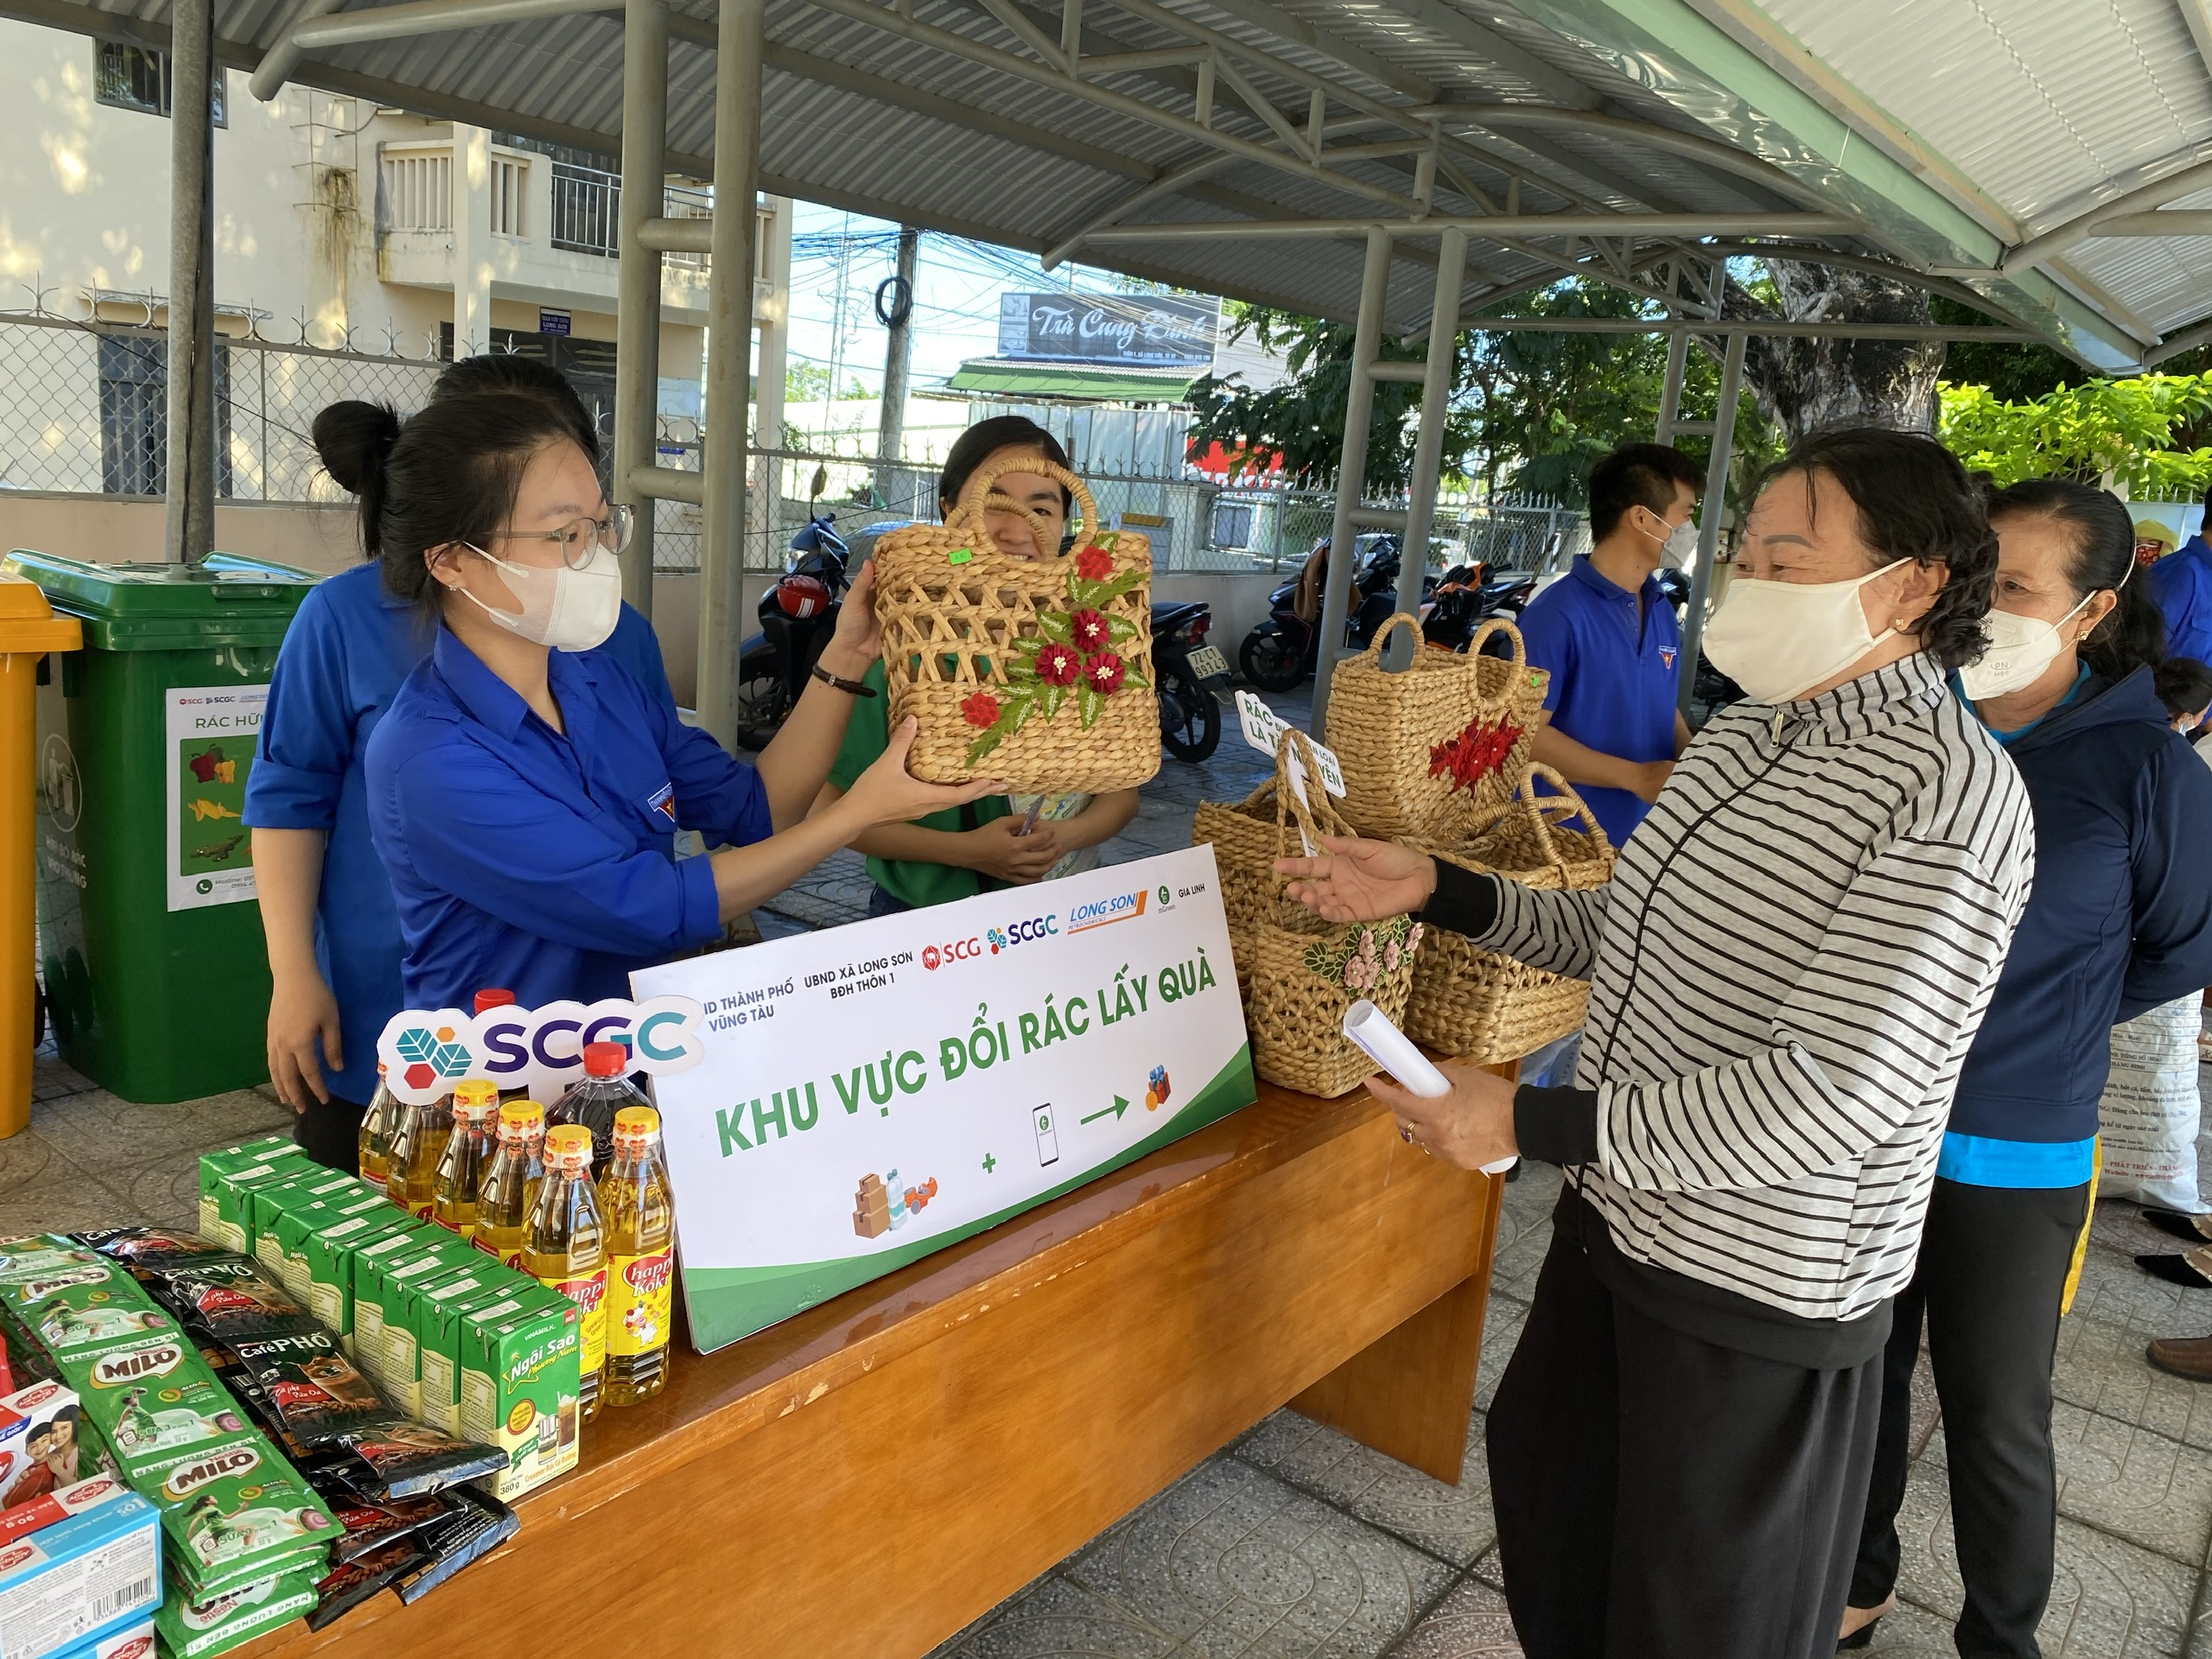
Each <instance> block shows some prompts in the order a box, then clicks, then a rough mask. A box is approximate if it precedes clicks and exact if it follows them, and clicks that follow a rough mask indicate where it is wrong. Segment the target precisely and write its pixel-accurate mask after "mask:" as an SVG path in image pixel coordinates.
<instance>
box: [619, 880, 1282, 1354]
mask: <svg viewBox="0 0 2212 1659" xmlns="http://www.w3.org/2000/svg"><path fill="white" fill-rule="evenodd" d="M630 981H631V987H632V991H633V992H634V994H635V995H637V996H638V997H639V999H641V1001H642V1000H643V999H647V998H653V999H659V998H667V999H671V1001H672V1000H674V999H677V998H690V999H694V1000H696V1001H697V1002H698V1003H699V1004H700V1005H701V1007H702V1008H703V1010H704V1013H703V1015H702V1020H701V1022H700V1024H699V1026H698V1027H697V1028H696V1038H697V1040H698V1042H699V1043H700V1045H701V1046H702V1058H700V1059H699V1061H698V1062H697V1063H696V1065H691V1066H690V1068H689V1069H687V1070H684V1071H675V1072H671V1073H669V1074H666V1075H663V1076H660V1077H656V1078H655V1079H654V1093H655V1096H656V1097H657V1098H658V1102H659V1104H660V1109H661V1118H662V1124H663V1129H664V1136H665V1144H666V1147H667V1153H668V1162H669V1173H670V1178H671V1180H672V1181H673V1182H674V1184H675V1188H676V1207H677V1245H678V1249H677V1255H678V1258H679V1260H680V1262H681V1264H682V1269H683V1295H684V1304H685V1306H686V1308H687V1310H688V1311H689V1313H690V1323H691V1333H692V1338H693V1340H694V1341H695V1342H696V1344H697V1345H698V1348H699V1350H700V1351H701V1352H702V1353H705V1352H710V1351H713V1350H715V1349H716V1348H720V1347H721V1346H723V1345H724V1344H728V1343H732V1342H734V1341H736V1340H737V1339H738V1338H741V1337H746V1336H749V1335H751V1334H752V1333H753V1332H755V1331H758V1330H760V1329H761V1328H762V1327H763V1326H766V1325H773V1324H774V1323H775V1322H776V1321H777V1320H779V1319H788V1318H789V1317H790V1316H791V1315H792V1314H794V1313H798V1312H800V1311H801V1310H802V1309H804V1308H808V1307H811V1306H815V1305H816V1304H817V1303H818V1302H822V1301H824V1300H828V1299H829V1297H832V1296H835V1295H836V1294H839V1293H840V1292H842V1291H846V1290H849V1289H851V1288H852V1287H854V1286H855V1285H859V1284H862V1283H865V1282H866V1281H868V1280H870V1279H874V1278H877V1277H879V1276H880V1275H881V1274H887V1273H889V1272H891V1271H892V1270H893V1269H894V1268H902V1267H905V1266H906V1264H907V1263H908V1262H913V1261H916V1260H918V1258H920V1257H922V1256H925V1255H928V1254H930V1253H931V1251H933V1250H939V1249H944V1247H945V1246H946V1245H948V1244H951V1243H957V1241H959V1240H961V1239H963V1238H966V1237H969V1236H970V1235H972V1234H975V1233H978V1232H981V1231H982V1230H983V1229H985V1228H987V1227H991V1226H995V1225H996V1224H998V1223H1000V1222H1001V1221H1004V1220H1006V1219H1007V1218H1008V1217H1012V1216H1015V1215H1019V1214H1020V1212H1021V1211H1024V1210H1027V1209H1030V1208H1032V1207H1033V1206H1034V1205H1039V1204H1042V1203H1044V1202H1045V1201H1046V1200H1047V1199H1049V1198H1057V1197H1058V1196H1059V1195H1060V1194H1061V1193H1064V1192H1068V1191H1070V1190H1071V1189H1072V1188H1075V1187H1077V1186H1080V1185H1083V1184H1084V1182H1085V1181H1089V1180H1092V1179H1096V1177H1098V1176H1100V1175H1103V1174H1104V1173H1107V1172H1108V1171H1109V1170H1112V1169H1116V1168H1119V1167H1120V1166H1122V1165H1123V1164H1127V1163H1129V1162H1131V1161H1133V1160H1135V1159H1137V1158H1140V1157H1142V1156H1143V1155H1144V1154H1147V1153H1148V1152H1151V1151H1153V1150H1154V1149H1155V1148H1156V1147H1163V1146H1166V1144H1167V1143H1168V1142H1170V1141H1174V1140H1177V1139H1179V1138H1180V1137H1181V1136H1183V1135H1188V1134H1190V1133H1191V1131H1192V1130H1193V1129H1196V1128H1201V1127H1203V1126H1204V1125H1205V1124H1208V1123H1211V1122H1213V1121H1214V1120H1216V1119H1217V1118H1219V1117H1223V1116H1226V1115H1227V1114H1229V1113H1230V1112H1232V1111H1235V1110H1236V1109H1237V1108H1238V1107H1240V1106H1245V1105H1249V1103H1251V1102H1252V1100H1253V1099H1254V1098H1255V1086H1254V1084H1253V1078H1252V1058H1251V1049H1250V1046H1249V1043H1248V1041H1247V1039H1246V1036H1245V1031H1244V1013H1243V1005H1242V1003H1241V1002H1240V1001H1238V998H1237V995H1236V964H1235V963H1233V962H1232V961H1231V960H1230V950H1229V927H1228V923H1227V921H1226V920H1225V918H1224V916H1223V913H1222V908H1221V895H1220V881H1219V877H1218V875H1217V873H1216V871H1215V868H1214V859H1213V849H1212V848H1211V847H1193V848H1191V849H1187V850H1185V851H1182V852H1176V853H1169V854H1166V855H1163V856H1161V857H1159V858H1149V859H1145V860H1143V861H1141V862H1138V863H1134V864H1117V865H1115V866H1112V867H1111V868H1106V869H1099V870H1092V871H1089V872H1086V873H1085V874H1081V875H1074V876H1070V877H1067V878H1066V879H1065V880H1058V881H1046V882H1040V883H1039V884H1037V885H1035V886H1033V887H1014V888H1009V889H1007V890H1006V891H1003V892H999V893H983V894H981V895H979V896H978V897H976V898H974V899H963V900H961V901H960V902H959V903H957V904H950V905H940V906H936V907H935V908H933V909H930V910H919V911H912V912H907V913H906V914H903V915H898V916H887V917H884V918H881V919H880V920H875V921H868V922H855V923H854V924H853V925H850V926H848V927H840V928H833V929H831V930H829V931H826V932H820V933H805V934H800V935H798V936H796V937H794V938H787V939H779V940H776V941H774V942H772V943H770V944H759V945H754V946H753V947H751V948H750V949H748V950H728V951H723V952H721V953H720V954H718V955H715V956H710V957H697V958H694V959H692V960H690V961H686V962H677V963H668V964H666V965H665V966H663V967H658V968H651V969H645V971H643V972H640V973H635V974H632V976H630Z"/></svg>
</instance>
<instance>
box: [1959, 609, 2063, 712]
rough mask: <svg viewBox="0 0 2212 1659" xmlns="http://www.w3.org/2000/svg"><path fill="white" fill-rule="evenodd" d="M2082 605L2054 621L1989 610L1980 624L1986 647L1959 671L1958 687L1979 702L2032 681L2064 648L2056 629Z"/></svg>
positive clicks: (2029, 683) (1999, 695) (2015, 689)
mask: <svg viewBox="0 0 2212 1659" xmlns="http://www.w3.org/2000/svg"><path fill="white" fill-rule="evenodd" d="M2095 597H2096V595H2095V594H2088V595H2086V596H2085V597H2084V598H2083V599H2082V605H2087V604H2088V602H2089V601H2090V600H2092V599H2094V598H2095ZM2082 605H2076V606H2075V607H2074V608H2073V609H2072V610H2070V611H2069V612H2067V613H2066V614H2065V615H2063V616H2062V617H2060V618H2059V619H2058V620H2057V621H2056V622H2046V621H2044V620H2043V619H2042V618H2041V617H2039V616H2021V615H2019V614H2018V613H2015V612H2012V611H1994V610H1993V611H1992V612H1990V613H1989V618H1988V620H1987V621H1986V623H1985V624H1984V626H1985V627H1986V629H1987V631H1988V633H1989V649H1988V650H1987V651H1985V652H1982V653H1981V660H1980V662H1978V663H1971V664H1967V666H1966V667H1964V668H1962V669H1961V670H1960V671H1959V684H1960V686H1961V689H1963V690H1965V692H1966V694H1967V696H1969V697H1971V698H1972V699H1973V700H1974V702H1980V701H1981V700H1982V699H1983V698H1984V697H2001V696H2004V695H2005V693H2006V692H2007V691H2017V690H2019V689H2020V688H2021V687H2022V686H2024V685H2032V684H2034V683H2035V681H2036V679H2037V677H2038V676H2039V675H2041V674H2042V672H2043V671H2044V670H2045V669H2047V668H2049V667H2050V664H2051V662H2052V659H2054V658H2056V656H2057V655H2058V653H2059V652H2061V651H2062V650H2063V649H2064V648H2065V645H2066V641H2065V640H2064V639H2062V638H2060V636H2059V632H2058V630H2059V629H2060V627H2061V626H2063V625H2064V624H2066V623H2068V622H2070V621H2072V620H2074V618H2075V616H2076V615H2078V614H2079V613H2080V612H2081V609H2082Z"/></svg>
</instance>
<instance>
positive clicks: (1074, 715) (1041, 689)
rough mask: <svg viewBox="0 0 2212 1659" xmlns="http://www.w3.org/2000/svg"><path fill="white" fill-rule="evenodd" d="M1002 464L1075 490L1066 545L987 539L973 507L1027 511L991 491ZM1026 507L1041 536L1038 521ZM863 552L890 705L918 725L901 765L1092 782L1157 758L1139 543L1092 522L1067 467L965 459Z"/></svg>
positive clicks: (1146, 583) (1097, 786)
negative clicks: (1020, 553) (946, 503)
mask: <svg viewBox="0 0 2212 1659" xmlns="http://www.w3.org/2000/svg"><path fill="white" fill-rule="evenodd" d="M1007 473H1033V474H1038V475H1039V476H1041V477H1046V478H1051V479H1053V480H1057V481H1058V483H1059V484H1061V485H1062V486H1064V487H1065V488H1066V489H1067V490H1068V491H1069V492H1070V493H1071V494H1072V495H1073V496H1074V498H1075V500H1076V505H1077V514H1078V516H1077V520H1076V524H1077V535H1076V536H1075V537H1074V543H1073V547H1072V550H1071V552H1069V553H1068V554H1066V555H1065V556H1061V555H1059V554H1058V550H1057V549H1053V550H1049V551H1050V555H1051V556H1046V557H1041V558H1036V559H1024V558H1018V557H1016V556H1014V555H1012V554H1009V553H1007V552H1004V551H1002V550H1001V549H1000V548H999V547H998V545H997V544H996V543H995V542H994V541H993V540H992V538H991V536H990V533H989V531H988V528H987V525H986V523H985V519H986V515H988V514H989V513H994V512H1016V513H1019V512H1025V511H1026V510H1025V509H1024V508H1022V507H1021V506H1020V504H1018V503H1017V502H1015V501H1014V499H1012V498H1011V497H1008V496H1006V495H1001V494H997V493H994V492H993V491H992V488H991V486H992V485H993V484H994V483H995V481H996V480H998V479H999V477H1000V476H1001V475H1002V474H1007ZM1028 517H1029V518H1030V519H1031V522H1032V523H1033V524H1035V525H1037V526H1038V539H1039V543H1040V545H1041V544H1042V543H1043V541H1044V539H1045V537H1046V528H1045V526H1044V525H1043V524H1042V521H1040V520H1039V519H1038V518H1036V516H1035V515H1034V514H1029V515H1028ZM875 614H876V620H877V621H878V622H879V623H880V624H881V625H882V628H883V674H884V679H885V682H886V683H887V686H888V688H889V690H890V696H891V709H890V713H891V719H892V721H893V723H894V724H895V723H896V722H898V721H901V720H904V719H905V718H906V716H907V715H910V714H911V715H913V716H914V717H915V719H916V721H918V726H919V729H918V732H917V734H916V735H915V739H914V748H913V753H912V756H911V758H910V759H909V760H908V761H907V765H908V767H909V768H910V769H911V770H912V772H913V774H914V776H915V777H917V778H924V779H929V780H930V781H931V782H933V783H958V782H963V781H965V780H966V779H970V778H978V777H988V778H994V779H999V780H1001V782H1003V783H1004V784H1005V785H1007V788H1008V789H1010V790H1015V791H1027V790H1046V791H1084V792H1085V793H1089V794H1093V795H1099V794H1104V793H1105V792H1106V791H1109V790H1116V789H1131V788H1134V787H1135V786H1136V785H1139V784H1141V783H1142V782H1144V781H1145V779H1147V778H1150V777H1151V776H1152V775H1153V774H1154V772H1158V771H1159V770H1160V712H1159V705H1158V703H1157V702H1155V701H1154V696H1153V689H1152V550H1151V547H1150V544H1149V543H1147V541H1146V540H1145V538H1144V537H1142V536H1140V535H1136V534H1134V533H1132V532H1130V531H1101V530H1100V528H1099V524H1098V507H1097V504H1096V502H1095V501H1094V500H1093V499H1091V494H1090V490H1089V489H1088V488H1086V487H1085V486H1084V482H1083V480H1081V479H1079V478H1077V476H1076V475H1075V474H1072V473H1071V472H1068V471H1065V469H1064V468H1061V467H1056V466H1054V465H1053V464H1052V462H1051V461H1046V460H1045V459H1043V458H1042V457H1041V456H1033V455H1014V456H1008V457H1007V458H1005V459H1003V460H1001V461H995V462H993V463H991V464H988V465H986V466H983V467H978V468H976V472H975V474H973V475H972V476H971V477H970V478H969V480H968V484H967V487H966V488H965V489H963V491H962V492H961V493H960V500H959V503H958V505H956V506H955V507H954V508H953V510H952V512H951V513H950V515H949V516H948V517H947V518H946V519H945V521H944V523H943V524H909V525H906V526H905V527H903V528H901V529H899V530H894V531H891V532H890V533H889V534H888V535H887V536H885V537H883V538H882V539H881V540H880V541H879V542H877V543H876V544H875Z"/></svg>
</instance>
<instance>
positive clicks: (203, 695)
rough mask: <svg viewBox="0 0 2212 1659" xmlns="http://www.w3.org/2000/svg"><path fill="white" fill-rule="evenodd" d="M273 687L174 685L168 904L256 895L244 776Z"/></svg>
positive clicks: (176, 906)
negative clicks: (246, 819) (246, 814)
mask: <svg viewBox="0 0 2212 1659" xmlns="http://www.w3.org/2000/svg"><path fill="white" fill-rule="evenodd" d="M267 702H269V688H268V687H267V686H266V685H209V686H175V687H172V688H170V690H169V693H168V727H167V731H166V733H165V734H164V735H165V738H166V741H165V742H164V744H163V747H164V749H165V750H166V752H167V756H168V826H167V833H168V899H169V903H168V907H169V908H170V909H171V910H198V909H200V907H202V906H207V905H235V904H238V903H240V902H242V901H245V900H248V899H252V898H253V896H254V887H253V832H252V831H251V830H250V829H247V828H246V827H245V780H246V778H247V775H248V774H249V773H251V772H252V771H253V757H254V753H255V751H256V750H257V748H258V747H260V741H261V711H262V709H263V708H264V706H265V705H266V704H267Z"/></svg>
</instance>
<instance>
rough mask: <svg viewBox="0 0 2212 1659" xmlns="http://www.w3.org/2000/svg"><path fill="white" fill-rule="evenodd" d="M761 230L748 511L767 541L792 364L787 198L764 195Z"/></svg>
mask: <svg viewBox="0 0 2212 1659" xmlns="http://www.w3.org/2000/svg"><path fill="white" fill-rule="evenodd" d="M760 234H762V235H764V236H766V238H767V241H766V244H765V245H762V246H761V247H760V248H759V249H758V250H757V251H756V252H755V254H754V256H753V263H754V265H755V268H756V269H757V270H759V271H760V282H759V283H758V284H757V288H760V289H766V290H767V293H766V296H765V297H763V298H758V299H755V300H754V302H753V321H754V322H755V323H757V324H758V325H759V327H760V357H759V359H758V362H759V365H760V366H759V367H758V368H757V369H756V370H755V371H754V375H753V450H754V452H755V453H756V454H758V455H759V456H760V478H759V480H758V481H757V483H756V485H755V486H754V489H753V499H752V501H751V503H750V504H749V511H750V512H751V513H752V515H753V522H754V523H755V524H759V525H760V526H761V534H762V536H763V537H764V538H765V539H766V541H769V542H772V541H773V540H775V539H776V538H777V537H779V536H780V535H781V533H782V530H783V523H784V516H783V513H784V509H783V499H784V462H783V459H782V456H781V454H779V452H780V451H781V450H782V448H783V447H784V375H785V371H786V370H787V369H788V368H789V367H790V366H791V198H790V197H789V196H771V197H769V198H768V210H767V212H766V213H765V214H764V215H762V218H761V224H760Z"/></svg>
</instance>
